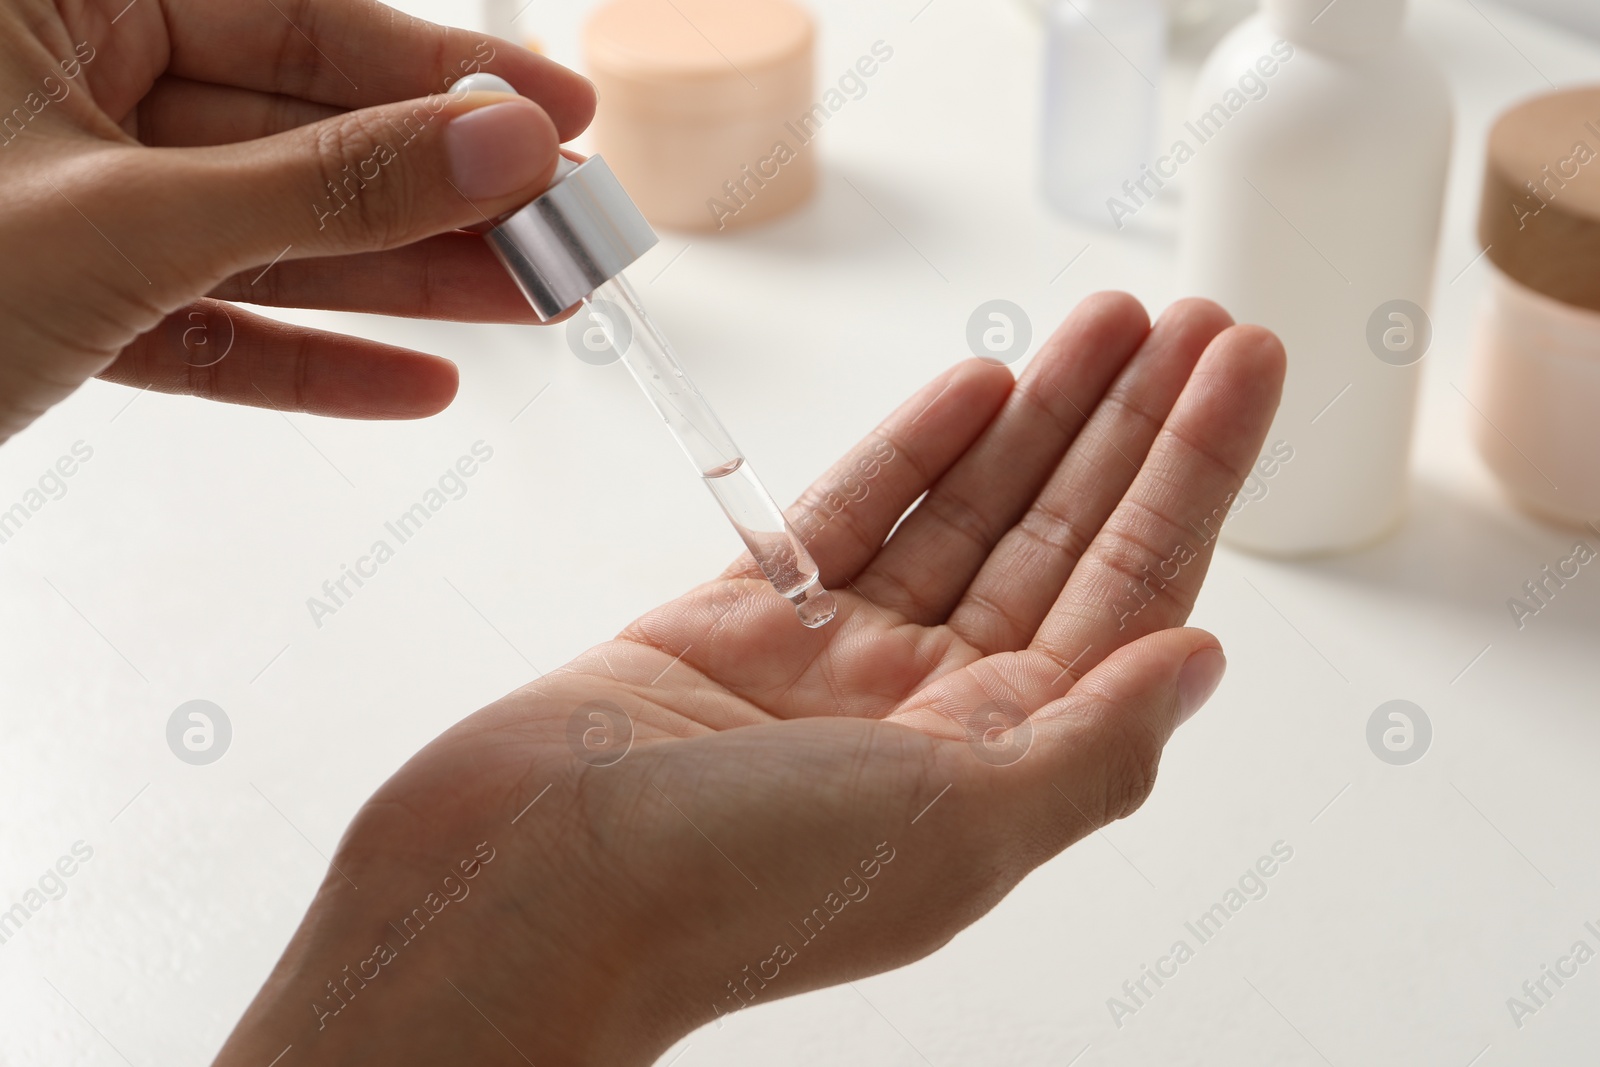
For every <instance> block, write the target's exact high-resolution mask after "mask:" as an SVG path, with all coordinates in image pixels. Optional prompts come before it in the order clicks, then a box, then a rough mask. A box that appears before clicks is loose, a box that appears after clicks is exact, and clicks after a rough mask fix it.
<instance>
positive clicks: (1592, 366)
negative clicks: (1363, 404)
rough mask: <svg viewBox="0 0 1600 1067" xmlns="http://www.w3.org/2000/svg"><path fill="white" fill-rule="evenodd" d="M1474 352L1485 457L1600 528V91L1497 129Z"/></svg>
mask: <svg viewBox="0 0 1600 1067" xmlns="http://www.w3.org/2000/svg"><path fill="white" fill-rule="evenodd" d="M1478 234H1479V238H1480V240H1481V241H1482V243H1483V246H1484V248H1485V249H1487V254H1486V258H1487V259H1488V261H1489V264H1490V265H1491V266H1490V274H1491V280H1490V284H1489V292H1488V297H1487V301H1486V303H1485V305H1484V307H1483V310H1482V313H1481V318H1480V322H1479V329H1478V334H1477V340H1476V346H1475V350H1474V353H1473V367H1472V381H1471V386H1470V395H1471V397H1472V400H1473V403H1474V404H1475V405H1476V406H1477V407H1478V408H1479V409H1480V412H1481V415H1480V414H1479V413H1471V414H1469V416H1468V417H1469V418H1470V419H1471V420H1472V423H1473V434H1474V436H1475V438H1476V441H1477V446H1478V450H1479V452H1480V453H1481V454H1482V455H1483V458H1484V460H1485V462H1487V463H1488V465H1489V468H1490V469H1491V470H1492V471H1493V472H1494V474H1495V476H1496V477H1497V478H1498V479H1499V480H1500V482H1501V484H1502V485H1504V487H1505V488H1506V490H1507V491H1508V492H1509V493H1510V494H1511V496H1512V497H1513V498H1514V499H1515V500H1516V501H1517V502H1518V503H1519V504H1521V505H1522V506H1523V507H1525V508H1526V509H1528V510H1529V511H1532V512H1534V513H1536V514H1538V515H1541V516H1543V517H1546V518H1549V519H1554V520H1556V521H1559V522H1564V523H1570V524H1575V525H1586V524H1588V523H1591V522H1595V523H1600V88H1586V89H1573V90H1564V91H1561V92H1556V93H1551V94H1548V95H1544V96H1539V97H1536V98H1534V99H1531V100H1527V101H1525V102H1523V103H1521V104H1519V105H1517V106H1516V107H1513V108H1512V109H1511V110H1509V111H1507V112H1506V113H1505V114H1503V115H1501V116H1500V118H1499V119H1498V120H1497V121H1496V122H1495V125H1494V128H1493V130H1492V131H1491V132H1490V135H1489V162H1488V171H1487V175H1486V177H1485V179H1484V186H1483V205H1482V212H1481V214H1480V216H1479V226H1478Z"/></svg>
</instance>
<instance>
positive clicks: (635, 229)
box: [485, 156, 659, 322]
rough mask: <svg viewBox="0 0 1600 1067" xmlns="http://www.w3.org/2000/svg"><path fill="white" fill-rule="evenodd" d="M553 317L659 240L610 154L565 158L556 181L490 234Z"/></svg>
mask: <svg viewBox="0 0 1600 1067" xmlns="http://www.w3.org/2000/svg"><path fill="white" fill-rule="evenodd" d="M485 236H486V237H487V238H488V240H489V247H491V248H493V249H494V252H495V255H496V256H498V257H499V259H500V262H501V263H503V264H504V265H505V268H506V270H507V271H509V272H510V274H511V277H512V278H513V279H515V280H516V283H517V285H518V287H519V288H521V290H522V292H523V294H524V295H525V296H527V298H528V303H530V304H532V305H533V310H534V311H535V312H536V313H537V314H538V316H539V318H540V319H541V320H543V321H546V322H548V321H549V320H551V319H553V318H555V317H556V316H558V315H560V314H561V313H562V312H563V311H566V310H567V309H568V308H570V307H572V306H573V305H574V304H577V303H578V302H579V301H580V300H582V299H583V298H584V297H586V296H588V295H589V294H590V293H592V292H594V291H595V290H596V289H598V288H600V286H602V285H604V284H605V283H606V282H608V281H610V280H611V279H612V278H615V277H616V276H617V275H618V274H621V273H622V272H623V271H624V270H626V269H627V268H628V267H630V266H632V265H633V263H634V262H635V261H636V260H637V259H638V258H639V257H640V256H642V255H644V254H645V253H646V252H648V251H650V249H652V248H654V247H655V245H656V242H657V241H658V240H659V238H658V237H656V234H655V231H654V230H652V229H651V228H650V224H649V223H648V222H646V221H645V217H644V215H643V214H641V213H640V211H639V209H638V207H637V206H635V205H634V202H633V200H632V198H630V197H629V196H628V194H627V192H626V191H624V189H623V188H622V183H621V182H619V181H617V176H616V175H615V174H613V173H612V171H611V168H610V167H608V166H606V161H605V160H603V159H601V158H600V157H599V156H590V157H589V159H587V160H586V161H584V162H582V163H574V162H573V161H572V160H570V159H566V158H564V157H563V158H562V160H561V162H560V164H558V165H557V168H556V176H555V178H554V179H553V180H552V181H551V183H550V188H548V189H546V190H545V191H544V193H543V194H542V195H541V196H540V197H539V198H538V199H537V200H535V201H534V202H533V203H531V204H529V205H528V206H527V207H525V208H523V209H522V210H520V211H518V212H516V213H514V214H512V215H510V216H508V217H506V218H505V219H503V220H501V222H500V223H499V224H498V225H497V226H495V227H494V229H492V230H490V231H489V232H488V233H487V234H486V235H485Z"/></svg>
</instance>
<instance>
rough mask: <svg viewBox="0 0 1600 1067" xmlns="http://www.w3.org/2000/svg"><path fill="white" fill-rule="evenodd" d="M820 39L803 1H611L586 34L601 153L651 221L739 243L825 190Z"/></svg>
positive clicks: (586, 54) (587, 57)
mask: <svg viewBox="0 0 1600 1067" xmlns="http://www.w3.org/2000/svg"><path fill="white" fill-rule="evenodd" d="M815 40H816V32H815V29H814V26H813V23H812V19H811V16H810V15H809V14H808V13H807V12H806V11H805V10H804V9H803V8H801V7H799V6H797V5H796V4H794V3H792V2H790V0H670V2H668V0H611V2H610V3H607V4H605V5H604V6H602V7H601V8H600V9H599V10H598V11H596V12H595V14H594V15H593V16H592V17H591V18H590V20H589V22H588V24H587V26H586V28H585V31H584V54H585V61H586V63H587V67H588V71H587V73H588V75H589V77H590V78H591V79H592V80H593V81H594V83H595V88H596V90H597V91H598V93H599V97H600V106H599V111H598V113H597V114H596V117H595V125H594V136H595V144H596V148H597V150H598V151H599V153H600V154H601V155H603V156H604V157H605V158H606V160H607V161H608V162H609V163H610V164H611V167H612V169H613V170H614V171H616V173H617V176H618V177H619V178H620V179H621V181H622V184H623V186H624V187H626V188H627V190H628V192H629V193H630V194H631V195H632V197H633V199H634V200H635V202H636V203H637V204H638V205H639V208H640V209H641V210H642V211H643V212H644V214H645V217H646V218H648V219H649V220H650V221H651V223H653V224H655V225H656V226H660V227H664V228H668V229H678V230H701V231H703V230H711V231H718V230H727V229H732V228H734V227H743V226H748V225H750V224H752V223H757V222H762V221H764V220H767V219H771V218H774V217H776V216H778V215H782V214H784V213H786V212H789V211H792V210H793V209H795V208H796V207H798V206H799V205H801V204H802V203H804V202H805V201H806V200H807V199H808V198H809V197H810V196H811V194H812V192H813V190H814V189H815V187H816V176H817V167H816V150H815V146H814V145H813V144H812V143H811V142H812V141H813V140H814V139H815V137H816V134H817V132H818V131H819V129H820V125H821V122H822V121H825V120H826V114H825V113H824V114H823V115H822V117H820V118H819V117H818V115H817V113H816V110H815V109H814V107H813V105H814V104H815V100H814V99H813V93H814V84H815V60H814V53H815Z"/></svg>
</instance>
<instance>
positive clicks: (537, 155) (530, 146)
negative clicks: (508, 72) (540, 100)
mask: <svg viewBox="0 0 1600 1067" xmlns="http://www.w3.org/2000/svg"><path fill="white" fill-rule="evenodd" d="M444 143H445V151H446V152H447V153H448V154H449V157H450V177H451V179H452V180H453V181H454V182H455V184H456V188H458V189H460V190H461V193H462V195H463V196H466V197H468V198H469V199H482V200H493V199H496V198H498V197H502V196H509V195H510V194H512V193H514V192H517V191H518V190H520V189H525V188H527V187H528V185H529V184H530V183H532V182H533V181H534V179H536V178H537V177H538V176H539V175H540V174H542V173H543V172H544V171H545V170H547V169H549V167H550V164H551V162H552V161H553V160H554V157H555V152H556V147H555V140H554V134H553V132H552V127H551V125H550V120H549V119H548V118H547V117H546V116H545V113H544V112H543V111H541V110H540V109H539V107H538V105H536V104H534V103H531V102H518V101H507V102H506V103H503V104H490V105H489V106H488V107H481V108H478V109H477V110H475V111H469V112H467V113H466V114H464V115H458V116H457V117H455V118H454V119H452V120H451V121H450V125H449V126H448V127H447V128H446V129H445V131H444Z"/></svg>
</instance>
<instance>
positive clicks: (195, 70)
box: [90, 0, 595, 141]
mask: <svg viewBox="0 0 1600 1067" xmlns="http://www.w3.org/2000/svg"><path fill="white" fill-rule="evenodd" d="M153 6H154V5H152V9H153ZM163 6H164V7H165V9H166V23H167V32H168V36H169V39H170V42H171V48H172V55H171V60H170V63H169V66H168V68H167V69H168V72H169V73H171V74H175V75H178V76H179V77H184V78H190V79H193V80H195V81H204V82H212V83H215V84H218V85H236V86H239V87H241V88H246V89H256V90H259V91H261V92H271V93H281V94H283V95H286V96H293V97H299V98H300V99H303V100H310V101H314V102H316V103H320V104H328V105H331V106H334V107H340V108H363V107H373V106H376V105H378V104H387V103H392V102H394V101H396V100H410V99H414V98H417V97H422V96H427V95H429V94H430V93H442V92H444V91H445V90H446V89H447V88H448V87H449V85H450V84H451V83H453V82H454V81H456V80H457V79H459V78H461V77H463V76H465V75H467V74H471V73H475V72H477V71H480V70H483V71H491V72H493V73H495V74H498V75H500V76H501V77H502V78H505V79H506V80H507V81H509V82H510V83H511V84H512V85H514V86H515V87H516V89H517V91H518V92H519V93H521V94H522V95H524V96H526V97H528V98H529V99H531V100H533V101H535V102H536V103H538V104H539V105H540V106H541V107H543V108H544V109H545V111H546V112H547V113H548V114H549V115H550V118H551V119H552V120H554V122H555V124H556V129H557V131H558V132H559V133H560V135H561V139H562V140H563V141H565V140H570V139H571V138H573V137H576V136H577V135H578V134H579V133H581V132H583V130H584V128H585V127H587V126H588V125H589V121H590V120H591V119H592V118H594V108H595V94H594V87H593V86H592V85H590V84H589V81H588V79H586V78H584V77H582V76H581V75H579V74H576V73H574V72H573V71H570V70H568V69H567V68H565V67H563V66H561V65H560V64H559V63H555V62H553V61H551V60H548V59H546V58H544V57H543V56H540V55H536V54H534V53H533V52H529V51H528V50H527V49H524V48H520V47H518V46H517V45H514V44H512V43H510V42H509V41H503V40H501V39H499V38H497V37H491V36H489V35H488V34H482V33H475V32H473V31H470V30H462V29H454V28H451V27H447V26H436V25H434V24H433V23H431V22H427V21H424V20H423V19H418V18H413V17H411V16H410V15H406V14H402V13H401V12H399V11H396V10H394V9H393V8H391V7H388V6H386V5H384V4H381V3H378V2H377V0H261V2H259V3H242V4H241V3H228V4H218V3H216V2H215V0H166V2H165V4H164V5H163ZM90 69H91V70H93V69H95V68H90Z"/></svg>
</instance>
